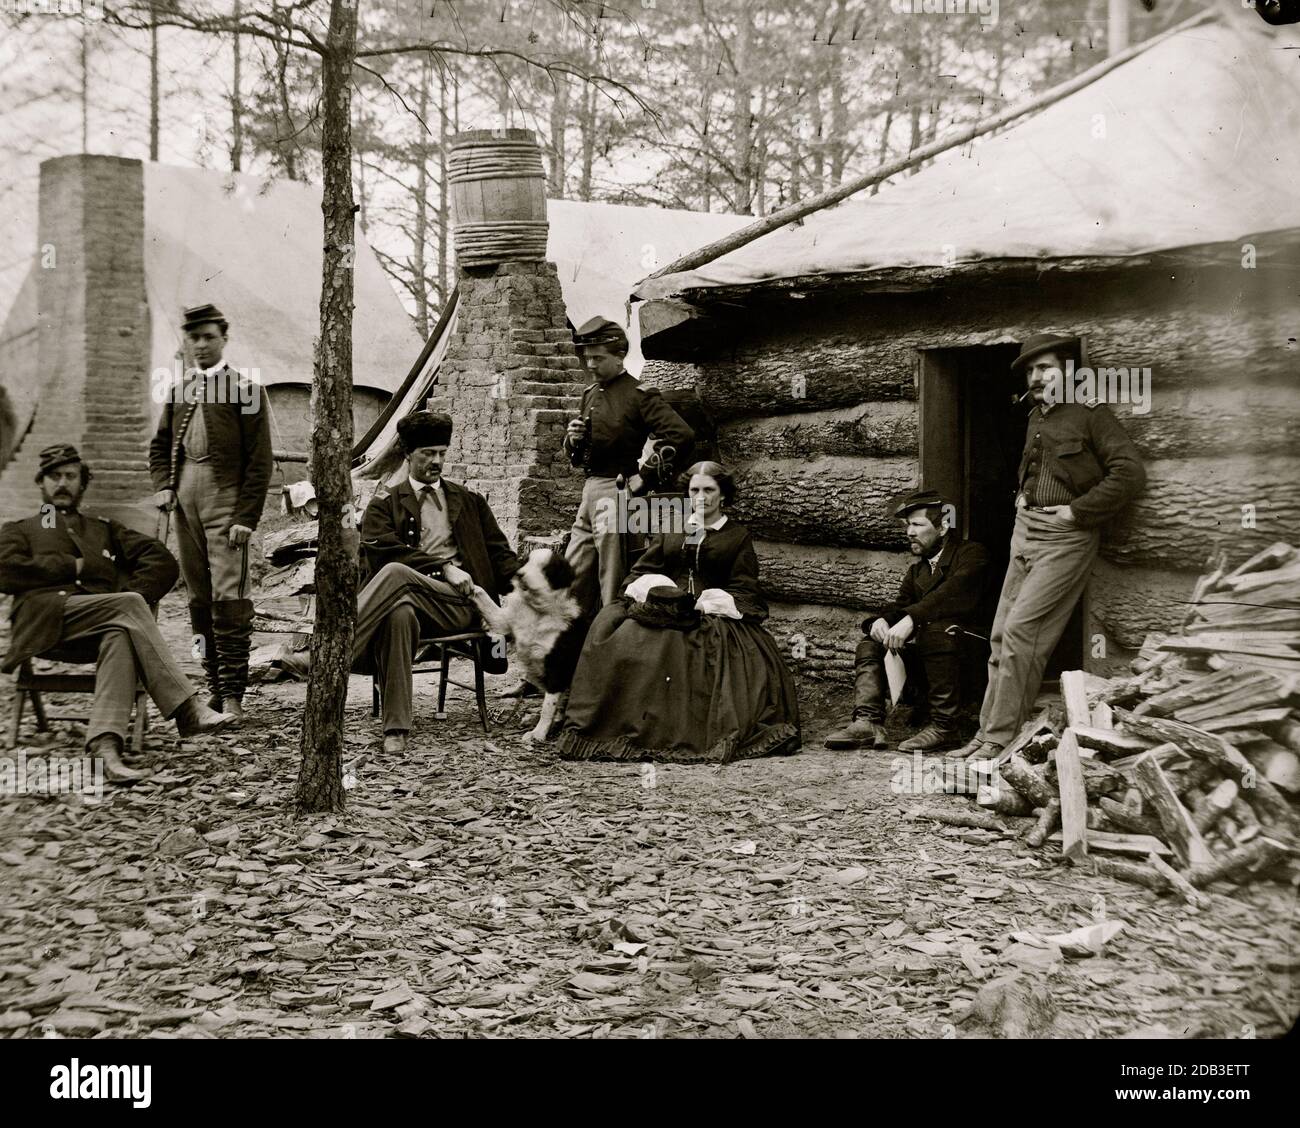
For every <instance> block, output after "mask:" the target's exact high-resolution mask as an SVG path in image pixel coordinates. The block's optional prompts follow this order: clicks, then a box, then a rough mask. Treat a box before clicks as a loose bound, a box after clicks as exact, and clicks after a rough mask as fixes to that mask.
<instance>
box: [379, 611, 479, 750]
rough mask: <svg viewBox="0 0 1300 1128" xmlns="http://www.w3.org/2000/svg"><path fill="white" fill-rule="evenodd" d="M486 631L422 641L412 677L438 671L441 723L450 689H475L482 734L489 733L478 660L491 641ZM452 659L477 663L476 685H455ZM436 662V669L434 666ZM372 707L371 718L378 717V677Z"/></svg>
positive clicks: (475, 672) (475, 666) (417, 652)
mask: <svg viewBox="0 0 1300 1128" xmlns="http://www.w3.org/2000/svg"><path fill="white" fill-rule="evenodd" d="M488 637H489V636H488V634H487V632H486V631H465V632H463V633H461V634H452V635H440V636H439V637H437V638H422V639H420V641H419V643H418V644H417V645H416V648H415V654H416V658H415V662H414V663H413V664H412V666H411V673H412V674H426V673H432V672H433V671H434V670H435V669H436V670H437V671H438V712H437V717H438V719H439V720H440V721H441V720H445V719H446V716H447V711H446V705H447V686H449V685H454V686H456V687H457V688H458V689H472V690H473V691H474V699H475V701H477V703H478V719H479V722H480V723H481V724H482V725H483V731H484V732H488V731H490V730H489V726H488V709H487V690H486V687H485V685H484V682H483V662H482V660H481V659H480V657H479V646H480V645H482V644H484V643H486V642H487V640H488ZM453 658H468V659H469V660H470V661H471V662H473V663H474V684H473V685H467V684H466V683H465V682H459V681H456V680H455V679H454V678H452V677H451V674H450V668H451V660H452V659H453ZM434 660H436V661H437V665H436V666H434V665H432V664H431V663H432V661H434ZM370 693H371V705H370V715H371V716H372V717H377V716H379V705H380V701H379V677H378V675H374V676H372V678H371V682H370Z"/></svg>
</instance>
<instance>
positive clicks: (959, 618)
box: [862, 533, 989, 633]
mask: <svg viewBox="0 0 1300 1128" xmlns="http://www.w3.org/2000/svg"><path fill="white" fill-rule="evenodd" d="M988 566H989V554H988V553H987V552H986V551H985V549H984V546H983V545H982V544H976V543H975V542H974V541H966V540H962V539H961V537H958V536H954V535H953V534H952V533H949V534H947V535H946V536H945V537H944V543H943V548H942V549H941V550H940V552H939V562H938V565H937V566H936V567H934V568H933V569H932V568H931V567H930V562H929V560H926V559H921V560H918V561H917V562H916V563H915V564H913V565H912V566H911V567H910V568H908V570H907V574H906V575H904V576H903V583H902V585H901V586H900V587H899V589H898V602H897V603H894V604H892V605H890V606H889V607H886V608H885V609H884V610H883V611H882V612H881V613H880V616H879V617H880V618H883V619H884V620H885V622H887V623H888V624H889V625H890V626H891V627H892V626H893V625H894V624H895V623H897V622H898V621H899V620H900V619H902V618H903V617H904V616H906V615H911V616H912V622H913V623H915V624H916V626H917V627H918V628H920V627H924V626H931V625H937V626H940V627H947V626H949V625H950V624H952V623H957V624H959V625H961V626H969V625H970V623H971V620H972V617H973V616H974V615H975V612H976V611H977V610H978V608H979V604H980V599H981V597H982V596H983V595H984V588H985V586H986V585H987V583H988V578H989V576H988ZM875 621H876V616H872V617H871V618H870V619H864V620H863V621H862V630H863V631H864V632H866V633H870V631H871V624H872V623H874V622H875Z"/></svg>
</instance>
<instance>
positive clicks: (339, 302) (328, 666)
mask: <svg viewBox="0 0 1300 1128" xmlns="http://www.w3.org/2000/svg"><path fill="white" fill-rule="evenodd" d="M356 3H357V0H331V3H330V22H329V32H328V35H327V38H326V50H325V55H324V58H323V60H322V64H323V65H322V72H323V73H322V85H323V94H322V98H321V109H322V130H321V164H322V170H323V173H324V191H323V195H322V199H321V211H322V212H323V213H324V217H325V249H324V259H323V262H322V266H321V297H320V338H319V340H318V341H317V344H316V371H315V377H314V379H313V381H312V413H313V426H312V449H311V479H312V482H313V484H314V485H315V487H316V498H317V501H318V503H319V505H320V517H319V529H318V533H319V538H320V547H319V550H318V552H317V557H316V622H315V625H314V629H313V632H312V639H311V676H310V678H309V679H308V681H307V704H306V707H305V708H304V710H303V724H302V767H301V769H300V771H299V774H298V793H297V801H296V806H297V809H298V812H299V813H304V814H305V813H314V812H327V811H341V810H342V809H343V776H342V764H343V718H344V706H345V703H346V701H347V695H348V673H349V671H350V668H351V665H352V634H353V628H354V627H355V625H356V594H357V561H356V547H357V544H358V537H357V532H356V528H355V524H356V522H355V519H354V518H353V516H352V511H351V510H352V479H351V476H350V474H349V473H348V467H349V465H350V463H351V452H352V297H353V288H352V270H353V267H352V263H353V252H354V238H355V222H354V216H353V210H352V209H353V201H352V119H351V112H352V60H353V56H354V54H355V52H356V44H357V9H356Z"/></svg>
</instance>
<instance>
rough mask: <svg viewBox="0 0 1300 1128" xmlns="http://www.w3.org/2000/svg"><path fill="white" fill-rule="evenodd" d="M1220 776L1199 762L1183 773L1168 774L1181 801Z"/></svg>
mask: <svg viewBox="0 0 1300 1128" xmlns="http://www.w3.org/2000/svg"><path fill="white" fill-rule="evenodd" d="M1136 762H1137V761H1136V760H1135V761H1134V763H1136ZM1160 766H1161V767H1162V768H1163V767H1168V765H1167V764H1164V763H1162V764H1161V765H1160ZM1222 774H1223V773H1222V772H1220V771H1219V769H1218V768H1217V767H1215V766H1214V765H1213V764H1210V763H1206V762H1205V761H1204V760H1201V761H1197V762H1195V763H1193V764H1191V766H1190V767H1188V768H1187V769H1186V770H1185V771H1177V770H1174V771H1171V772H1170V773H1169V780H1170V782H1171V783H1172V784H1173V785H1174V790H1175V791H1176V792H1177V793H1178V797H1179V798H1180V799H1181V798H1183V797H1184V796H1186V795H1188V794H1189V793H1190V792H1193V791H1195V790H1196V789H1197V788H1198V787H1203V786H1204V785H1205V784H1207V783H1210V782H1211V781H1214V782H1215V783H1217V782H1218V780H1219V778H1220V777H1221V776H1222ZM1190 801H1191V800H1188V802H1190Z"/></svg>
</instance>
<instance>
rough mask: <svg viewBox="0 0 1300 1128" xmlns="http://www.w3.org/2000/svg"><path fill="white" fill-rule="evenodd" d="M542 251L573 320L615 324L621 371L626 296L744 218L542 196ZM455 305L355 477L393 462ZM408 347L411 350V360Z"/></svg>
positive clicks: (635, 328) (635, 363)
mask: <svg viewBox="0 0 1300 1128" xmlns="http://www.w3.org/2000/svg"><path fill="white" fill-rule="evenodd" d="M546 218H547V220H548V221H549V223H550V225H551V227H550V232H549V233H548V235H547V242H546V257H547V259H548V260H550V261H551V262H553V263H555V267H556V273H557V274H558V275H559V279H560V290H561V291H562V292H563V294H564V305H565V310H566V312H567V314H568V317H569V320H570V321H571V322H572V323H573V324H574V325H581V324H582V323H583V322H584V321H586V320H588V319H589V318H592V317H595V316H597V315H599V316H602V317H608V318H609V319H610V320H612V321H617V322H619V323H620V324H621V325H622V326H623V327H624V328H625V329H626V330H627V335H628V344H629V351H628V359H627V368H628V371H630V372H633V373H638V372H640V371H641V363H642V355H641V330H640V322H639V319H638V318H636V317H633V316H632V315H631V312H630V309H629V300H628V294H629V293H630V292H631V289H632V287H633V286H634V285H635V284H636V281H637V279H638V278H641V277H643V276H644V275H645V272H646V270H647V269H652V268H653V267H654V265H655V263H656V262H671V261H672V260H673V259H674V258H676V257H677V256H679V255H682V254H685V253H686V252H687V251H689V250H691V249H692V248H694V247H698V246H699V245H700V244H701V243H707V242H709V241H710V240H711V239H718V238H721V237H722V236H723V235H725V234H727V233H728V232H731V231H734V230H736V229H737V228H739V227H743V226H744V225H745V224H746V223H748V222H750V220H751V218H752V217H750V216H744V215H730V214H719V213H715V212H692V211H679V210H674V209H670V208H648V207H635V206H631V205H627V204H604V203H591V202H584V201H581V200H548V201H547V202H546ZM455 326H456V318H455V311H451V312H450V315H449V316H447V317H444V318H443V320H442V322H440V324H439V326H438V328H437V329H435V331H434V333H433V335H432V337H431V339H430V341H429V342H428V344H427V345H426V352H427V356H426V357H425V360H424V363H423V364H422V366H421V368H420V371H419V373H417V374H415V375H413V376H412V377H411V379H410V383H409V385H408V386H407V387H406V389H405V390H404V391H403V392H402V394H401V395H400V397H398V398H397V399H395V400H394V402H393V403H391V404H390V405H389V410H388V411H387V412H385V416H384V417H381V420H380V421H379V426H378V427H377V428H376V429H375V433H374V434H373V435H371V436H370V437H369V438H368V439H367V438H364V437H363V439H362V440H361V441H360V442H359V443H358V447H359V448H360V450H361V452H362V453H361V454H360V457H362V458H363V459H364V461H363V463H362V465H361V466H360V467H359V468H358V471H357V472H358V473H359V474H361V475H362V476H366V477H369V476H373V475H374V474H375V473H384V472H385V471H386V469H387V468H388V466H389V465H390V463H391V462H392V461H393V460H392V458H391V457H390V453H391V448H392V445H393V442H394V438H395V436H396V433H397V420H399V419H400V418H402V416H404V415H406V414H408V413H409V412H411V411H413V410H414V408H415V405H416V404H417V403H419V402H420V401H421V400H423V399H424V398H425V397H426V396H427V395H428V394H429V386H430V385H431V384H432V383H433V380H434V377H435V376H436V375H437V371H438V367H439V365H441V363H442V357H443V354H444V352H445V351H446V348H447V342H448V341H449V340H450V337H451V333H452V331H453V330H454V329H455ZM414 356H415V353H414V352H412V358H414Z"/></svg>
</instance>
